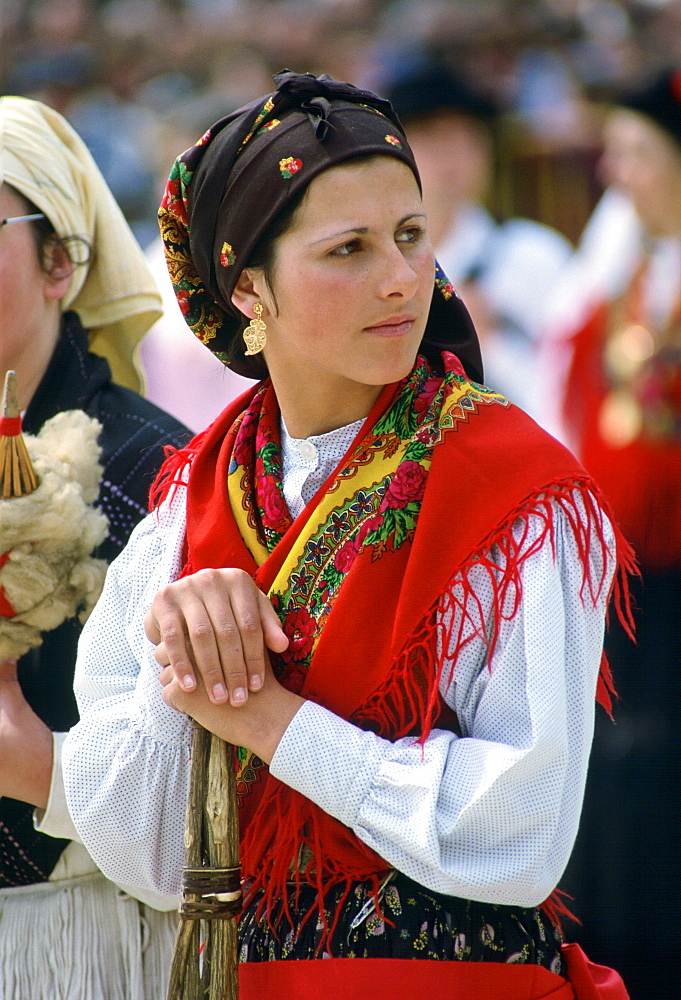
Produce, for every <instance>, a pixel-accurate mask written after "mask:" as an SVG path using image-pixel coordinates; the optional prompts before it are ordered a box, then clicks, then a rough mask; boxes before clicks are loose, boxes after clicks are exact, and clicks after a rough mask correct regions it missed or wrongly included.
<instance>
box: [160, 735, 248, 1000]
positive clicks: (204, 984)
mask: <svg viewBox="0 0 681 1000" xmlns="http://www.w3.org/2000/svg"><path fill="white" fill-rule="evenodd" d="M234 754H235V751H234V747H233V746H232V745H231V744H230V743H225V742H224V740H221V739H220V738H219V737H217V736H215V735H213V734H212V733H209V732H207V731H206V730H205V729H203V727H202V726H200V725H199V724H198V723H196V722H195V723H194V733H193V740H192V770H191V778H190V788H189V800H188V803H187V819H186V825H185V850H186V863H187V867H186V868H185V869H184V873H183V887H182V889H183V891H182V903H181V906H180V925H179V927H178V931H177V936H176V939H175V952H174V955H173V962H172V966H171V970H170V982H169V985H168V994H167V1000H237V998H238V995H239V977H238V969H239V967H238V950H237V916H238V913H239V909H240V903H241V884H240V869H239V819H238V814H237V798H236V778H235V773H234Z"/></svg>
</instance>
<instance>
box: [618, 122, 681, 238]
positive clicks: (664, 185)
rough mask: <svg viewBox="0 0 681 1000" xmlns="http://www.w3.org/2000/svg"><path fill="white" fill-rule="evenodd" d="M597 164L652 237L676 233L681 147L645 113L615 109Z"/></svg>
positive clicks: (680, 211)
mask: <svg viewBox="0 0 681 1000" xmlns="http://www.w3.org/2000/svg"><path fill="white" fill-rule="evenodd" d="M604 139H605V145H604V153H603V157H602V160H601V164H600V168H601V172H602V175H603V179H604V180H605V182H606V184H612V185H614V186H615V187H617V188H619V189H620V190H621V191H623V192H624V193H625V194H626V195H627V196H628V197H629V198H630V199H631V201H632V203H633V205H634V208H635V209H636V212H637V214H638V216H639V218H640V220H641V222H642V224H643V226H644V228H645V229H646V230H647V232H648V233H649V234H650V235H651V236H676V235H678V234H680V233H681V147H679V145H678V144H677V143H676V142H674V140H673V139H672V138H671V136H668V135H667V134H666V132H665V131H664V130H663V129H661V128H659V127H658V126H657V125H655V123H654V122H653V121H651V120H650V119H649V118H648V117H647V116H645V115H640V114H637V113H636V112H633V111H628V110H625V109H620V110H618V111H615V112H614V113H613V114H612V115H611V116H610V118H609V119H608V122H607V124H606V127H605V135H604Z"/></svg>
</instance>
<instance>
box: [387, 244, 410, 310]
mask: <svg viewBox="0 0 681 1000" xmlns="http://www.w3.org/2000/svg"><path fill="white" fill-rule="evenodd" d="M381 266H382V272H383V273H382V274H381V276H380V279H379V283H378V287H379V294H380V295H381V297H382V298H391V297H393V296H394V297H396V298H397V297H399V298H404V299H410V298H412V297H413V296H414V295H415V294H416V291H417V289H418V286H419V276H418V274H417V272H416V271H415V270H414V268H413V267H412V266H411V264H410V262H409V261H408V260H407V258H406V257H405V255H404V253H403V252H402V250H401V249H400V248H399V247H398V246H397V245H395V244H393V246H392V247H391V248H389V249H388V250H387V251H386V253H385V256H384V260H383V261H382V265H381Z"/></svg>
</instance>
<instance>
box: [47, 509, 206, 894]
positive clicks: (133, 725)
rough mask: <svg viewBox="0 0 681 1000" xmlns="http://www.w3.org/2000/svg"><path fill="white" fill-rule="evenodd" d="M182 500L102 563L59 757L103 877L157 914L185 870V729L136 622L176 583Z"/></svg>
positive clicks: (187, 724)
mask: <svg viewBox="0 0 681 1000" xmlns="http://www.w3.org/2000/svg"><path fill="white" fill-rule="evenodd" d="M183 496H184V491H182V490H180V491H178V494H177V496H176V498H175V501H174V503H173V505H172V508H171V510H170V511H165V512H164V513H163V514H161V515H160V516H157V515H156V514H154V515H150V516H149V517H147V518H146V519H145V520H144V521H142V522H141V523H140V524H139V525H138V526H137V528H136V529H135V530H134V532H133V533H132V535H131V537H130V541H129V542H128V544H127V546H126V547H125V549H124V550H123V551H122V553H121V555H120V556H118V558H117V559H115V560H114V561H113V563H111V566H110V567H109V570H108V572H107V576H106V581H105V585H104V590H103V592H102V596H101V598H100V600H99V601H98V603H97V605H96V607H95V609H94V611H93V612H92V614H91V616H90V618H89V619H88V621H87V623H86V625H85V628H84V629H83V633H82V636H81V639H80V643H79V647H78V659H77V663H76V673H75V680H74V689H75V692H76V697H77V700H78V707H79V711H80V715H81V720H80V722H79V723H78V724H77V725H76V726H75V727H74V728H73V729H71V731H70V732H69V734H68V736H67V737H66V740H65V742H64V746H63V750H62V770H63V778H64V787H65V791H66V799H67V803H68V808H69V811H70V813H71V816H72V818H73V821H74V824H75V826H76V828H77V830H78V833H79V835H80V838H81V839H82V841H83V843H84V844H85V846H86V847H87V849H88V850H89V852H90V854H91V855H92V857H93V858H94V860H95V862H96V864H97V865H98V867H99V868H100V869H101V870H102V871H103V872H104V874H105V875H106V876H107V877H108V878H110V879H112V881H114V882H116V883H117V884H118V885H120V886H122V887H123V888H129V891H130V892H131V893H132V894H134V895H135V896H137V897H138V898H140V899H141V900H142V901H143V902H148V903H149V904H150V905H151V906H156V907H157V908H167V907H168V906H169V904H170V903H172V902H173V901H174V902H177V896H178V893H179V873H180V871H181V868H182V866H183V865H184V838H183V830H184V821H185V811H186V802H187V795H188V789H189V758H190V749H191V732H192V729H191V720H190V719H189V718H188V717H187V716H186V715H184V714H181V713H180V712H176V711H175V710H174V709H172V708H169V707H168V706H167V705H166V704H165V703H164V702H163V701H162V699H161V687H160V684H159V680H158V675H159V667H158V664H157V663H156V661H155V660H154V659H153V656H152V652H153V647H152V645H151V644H150V643H149V642H148V640H147V639H146V637H145V635H144V628H143V622H144V616H145V614H146V612H147V610H148V609H149V607H150V605H151V602H152V600H153V598H154V596H155V595H156V593H157V592H158V590H159V589H160V587H161V586H163V585H164V584H165V583H167V582H168V581H169V580H172V579H175V578H176V577H177V575H178V573H179V569H180V565H181V554H182V545H183V541H184V509H183V503H184V500H183Z"/></svg>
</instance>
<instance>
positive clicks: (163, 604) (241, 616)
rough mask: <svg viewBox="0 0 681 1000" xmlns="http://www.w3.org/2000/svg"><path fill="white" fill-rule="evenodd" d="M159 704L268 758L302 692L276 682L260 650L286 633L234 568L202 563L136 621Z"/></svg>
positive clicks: (281, 642)
mask: <svg viewBox="0 0 681 1000" xmlns="http://www.w3.org/2000/svg"><path fill="white" fill-rule="evenodd" d="M144 629H145V632H146V635H147V638H148V639H149V640H150V641H151V642H152V643H154V645H155V646H156V649H155V651H154V657H155V659H156V661H157V663H158V664H159V665H160V666H161V667H162V670H161V674H160V677H159V679H160V682H161V684H162V685H163V691H162V697H163V700H164V701H165V703H166V704H167V705H170V706H171V707H172V708H175V709H177V710H178V711H180V712H185V713H186V714H187V715H190V716H191V717H192V718H194V719H196V721H197V722H199V723H200V724H201V725H202V726H204V728H206V729H209V730H210V731H211V732H213V733H216V735H218V736H220V737H222V739H225V740H228V741H229V742H230V743H235V744H237V745H239V746H244V747H247V748H248V749H249V750H252V751H253V753H255V754H257V755H258V757H260V758H261V759H262V760H264V761H265V762H266V763H269V762H270V760H271V759H272V756H273V755H274V751H275V750H276V748H277V746H278V745H279V741H280V739H281V737H282V736H283V734H284V732H285V730H286V728H287V727H288V725H289V724H290V722H291V720H292V719H293V716H294V715H295V714H296V712H297V711H298V709H299V708H300V707H301V705H302V704H303V702H304V699H303V698H301V697H299V695H296V694H294V693H293V692H291V691H287V690H286V689H285V688H283V687H282V686H281V684H279V683H278V681H277V680H276V678H275V677H274V674H273V672H272V668H271V666H270V661H269V656H268V654H267V650H268V649H270V650H272V651H273V652H277V653H282V652H283V651H284V650H285V649H286V648H287V646H288V638H287V637H286V635H285V634H284V631H283V630H282V627H281V624H280V622H279V619H278V618H277V615H276V612H275V611H274V608H273V607H272V605H271V604H270V602H269V600H268V599H267V597H265V595H264V594H263V593H262V591H261V590H259V589H258V587H257V586H256V585H255V583H254V581H253V580H252V578H251V577H250V576H249V575H248V573H245V572H244V571H243V570H239V569H203V570H199V571H198V572H197V573H193V574H192V575H191V576H186V577H182V578H181V579H179V580H176V581H175V582H174V583H170V584H167V585H166V586H165V587H163V588H162V589H161V590H160V591H159V592H158V594H157V595H156V597H155V598H154V601H153V603H152V605H151V608H150V610H149V612H148V614H147V616H146V618H145V621H144Z"/></svg>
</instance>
